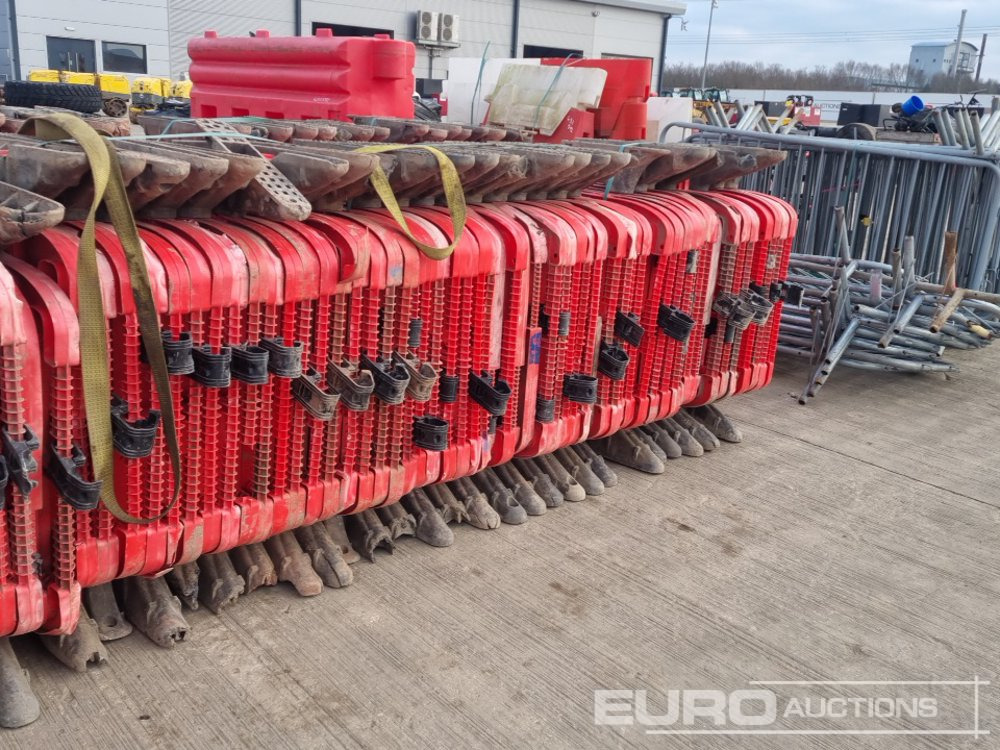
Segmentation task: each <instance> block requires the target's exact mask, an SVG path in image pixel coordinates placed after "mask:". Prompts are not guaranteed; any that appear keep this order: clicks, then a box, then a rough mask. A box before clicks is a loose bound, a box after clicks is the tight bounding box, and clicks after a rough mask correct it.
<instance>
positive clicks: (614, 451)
mask: <svg viewBox="0 0 1000 750" xmlns="http://www.w3.org/2000/svg"><path fill="white" fill-rule="evenodd" d="M595 449H596V450H600V452H601V453H603V454H604V457H605V458H606V459H608V460H609V461H614V462H615V463H616V464H621V465H622V466H628V467H629V468H632V469H637V470H639V471H643V472H645V473H647V474H662V473H663V472H664V471H666V466H665V465H664V463H663V461H661V460H660V459H659V458H657V457H656V455H655V454H654V453H653V452H652V451H651V450H650V449H649V446H647V445H646V444H645V443H644V442H642V441H641V440H639V438H637V437H636V436H635V435H633V434H632V431H631V430H622V431H621V432H616V433H615V434H614V435H612V436H611V437H606V438H602V439H601V440H599V441H596V442H595Z"/></svg>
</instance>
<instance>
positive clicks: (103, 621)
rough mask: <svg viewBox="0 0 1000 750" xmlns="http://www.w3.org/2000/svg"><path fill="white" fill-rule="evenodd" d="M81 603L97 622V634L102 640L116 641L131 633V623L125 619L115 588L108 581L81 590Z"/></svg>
mask: <svg viewBox="0 0 1000 750" xmlns="http://www.w3.org/2000/svg"><path fill="white" fill-rule="evenodd" d="M83 604H84V607H86V611H87V612H90V615H91V617H93V618H94V622H96V623H97V636H98V637H99V638H100V639H101V640H102V641H117V640H118V639H119V638H124V637H125V636H127V635H129V634H131V632H132V623H130V622H129V621H128V620H126V619H125V615H124V614H122V610H121V607H119V606H118V600H117V599H115V590H114V587H113V586H112V585H111V584H110V583H102V584H101V585H100V586H93V587H91V588H89V589H84V590H83Z"/></svg>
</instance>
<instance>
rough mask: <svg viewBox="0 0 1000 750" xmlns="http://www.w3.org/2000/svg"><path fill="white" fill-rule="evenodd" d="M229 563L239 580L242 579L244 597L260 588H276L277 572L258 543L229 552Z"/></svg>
mask: <svg viewBox="0 0 1000 750" xmlns="http://www.w3.org/2000/svg"><path fill="white" fill-rule="evenodd" d="M229 561H230V562H231V563H232V564H233V568H234V569H235V570H236V573H237V574H238V575H239V577H240V578H242V579H243V595H244V596H246V595H247V594H250V593H252V592H254V591H256V590H257V589H259V588H261V587H262V586H277V585H278V571H277V570H275V567H274V563H273V562H272V561H271V557H270V555H268V554H267V550H266V549H265V548H264V545H263V544H261V543H260V542H254V543H253V544H244V545H243V546H242V547H236V548H234V549H231V550H229Z"/></svg>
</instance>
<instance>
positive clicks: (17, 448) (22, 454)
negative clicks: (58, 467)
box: [0, 425, 41, 507]
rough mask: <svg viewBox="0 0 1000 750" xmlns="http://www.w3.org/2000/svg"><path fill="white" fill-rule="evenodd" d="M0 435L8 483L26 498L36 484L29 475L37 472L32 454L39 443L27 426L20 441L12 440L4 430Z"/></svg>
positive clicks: (0, 503)
mask: <svg viewBox="0 0 1000 750" xmlns="http://www.w3.org/2000/svg"><path fill="white" fill-rule="evenodd" d="M0 434H2V435H3V458H4V462H5V463H6V464H7V474H8V476H9V477H10V481H13V482H14V484H16V485H17V488H18V489H19V490H21V494H22V495H24V496H25V497H27V496H28V495H30V494H31V491H32V490H33V489H35V487H36V486H37V484H38V483H37V482H36V481H35V480H33V479H32V478H31V475H32V474H34V473H35V472H36V471H38V461H37V460H35V455H34V453H35V451H37V450H38V448H39V446H40V445H41V443H39V441H38V436H37V435H36V434H35V433H34V431H33V430H32V429H31V427H29V426H28V425H25V426H24V436H23V437H22V438H21V439H20V440H15V439H14V438H12V437H11V436H10V433H9V432H7V429H6V428H4V429H3V430H2V432H0ZM2 506H3V498H2V497H0V507H2Z"/></svg>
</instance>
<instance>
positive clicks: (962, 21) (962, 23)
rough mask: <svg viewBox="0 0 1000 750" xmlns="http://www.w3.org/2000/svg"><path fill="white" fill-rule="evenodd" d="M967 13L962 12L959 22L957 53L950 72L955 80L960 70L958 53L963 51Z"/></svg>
mask: <svg viewBox="0 0 1000 750" xmlns="http://www.w3.org/2000/svg"><path fill="white" fill-rule="evenodd" d="M967 12H968V11H966V10H964V9H963V10H962V18H961V19H960V20H959V22H958V39H957V40H956V41H955V52H954V53H953V54H952V56H951V68H950V69H949V70H948V76H949V77H950V78H954V77H955V72H956V71H957V70H958V53H959V52H961V50H962V34H963V33H964V32H965V14H966V13H967Z"/></svg>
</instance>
